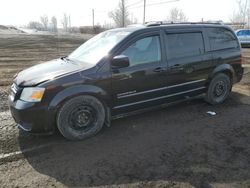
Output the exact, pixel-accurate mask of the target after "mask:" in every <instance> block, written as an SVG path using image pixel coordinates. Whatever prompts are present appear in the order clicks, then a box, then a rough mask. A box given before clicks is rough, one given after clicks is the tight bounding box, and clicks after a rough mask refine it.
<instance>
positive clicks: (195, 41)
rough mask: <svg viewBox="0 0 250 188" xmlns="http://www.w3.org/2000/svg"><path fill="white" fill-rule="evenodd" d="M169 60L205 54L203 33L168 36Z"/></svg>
mask: <svg viewBox="0 0 250 188" xmlns="http://www.w3.org/2000/svg"><path fill="white" fill-rule="evenodd" d="M167 50H168V53H167V54H168V59H174V58H181V57H188V56H196V55H200V54H203V53H204V42H203V37H202V34H201V33H177V34H167Z"/></svg>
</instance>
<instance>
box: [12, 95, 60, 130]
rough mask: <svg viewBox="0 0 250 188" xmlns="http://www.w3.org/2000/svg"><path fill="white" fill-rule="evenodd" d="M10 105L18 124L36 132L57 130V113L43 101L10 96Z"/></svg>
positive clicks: (22, 127) (23, 128) (24, 128)
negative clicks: (49, 108)
mask: <svg viewBox="0 0 250 188" xmlns="http://www.w3.org/2000/svg"><path fill="white" fill-rule="evenodd" d="M9 107H10V111H11V114H12V117H13V118H14V120H15V122H16V123H17V126H18V127H19V128H21V129H22V130H24V131H27V132H30V133H36V134H41V133H42V134H44V133H46V134H47V133H51V132H53V131H54V130H55V114H54V113H53V112H50V111H49V110H48V108H47V106H46V105H43V104H41V103H32V102H25V101H22V100H16V101H13V99H12V98H11V97H9Z"/></svg>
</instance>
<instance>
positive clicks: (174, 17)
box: [167, 8, 188, 22]
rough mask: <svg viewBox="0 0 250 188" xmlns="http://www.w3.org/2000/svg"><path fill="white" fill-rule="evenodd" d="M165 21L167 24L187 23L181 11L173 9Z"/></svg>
mask: <svg viewBox="0 0 250 188" xmlns="http://www.w3.org/2000/svg"><path fill="white" fill-rule="evenodd" d="M167 21H169V22H186V21H188V18H187V16H186V15H185V13H184V12H183V11H182V10H181V9H178V8H173V9H171V10H170V13H169V16H168V17H167Z"/></svg>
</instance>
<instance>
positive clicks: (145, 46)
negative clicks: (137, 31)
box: [121, 36, 161, 66]
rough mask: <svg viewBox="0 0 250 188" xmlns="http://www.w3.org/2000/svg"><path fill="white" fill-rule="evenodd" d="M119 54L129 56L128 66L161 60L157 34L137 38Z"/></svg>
mask: <svg viewBox="0 0 250 188" xmlns="http://www.w3.org/2000/svg"><path fill="white" fill-rule="evenodd" d="M121 54H122V55H125V56H127V57H128V58H129V61H130V66H135V65H140V64H145V63H153V62H159V61H160V60H161V47H160V39H159V36H151V37H145V38H143V39H139V40H137V41H136V42H134V43H133V44H132V45H130V46H129V47H128V48H127V49H126V50H124V51H123V52H122V53H121Z"/></svg>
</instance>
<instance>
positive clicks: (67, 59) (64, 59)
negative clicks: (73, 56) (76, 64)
mask: <svg viewBox="0 0 250 188" xmlns="http://www.w3.org/2000/svg"><path fill="white" fill-rule="evenodd" d="M61 60H63V61H65V62H67V63H69V62H70V61H71V60H70V59H69V58H68V56H64V57H61Z"/></svg>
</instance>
